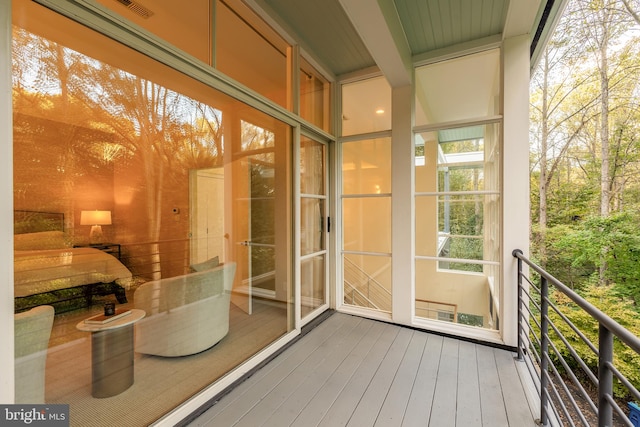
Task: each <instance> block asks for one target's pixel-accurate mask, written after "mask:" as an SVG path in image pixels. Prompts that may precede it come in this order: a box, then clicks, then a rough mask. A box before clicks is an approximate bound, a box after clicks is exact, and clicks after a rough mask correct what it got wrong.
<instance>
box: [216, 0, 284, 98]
mask: <svg viewBox="0 0 640 427" xmlns="http://www.w3.org/2000/svg"><path fill="white" fill-rule="evenodd" d="M215 31H216V58H215V65H216V68H218V69H219V70H220V71H222V72H223V73H225V74H227V75H228V76H230V77H232V78H233V79H235V80H237V81H239V82H240V83H242V84H244V85H245V86H247V87H249V88H251V89H253V90H254V91H256V92H258V93H259V94H261V95H264V96H265V97H267V98H269V99H271V100H272V101H273V102H275V103H277V104H279V105H281V106H283V107H285V108H290V100H289V92H288V91H287V50H288V46H287V44H286V43H285V42H284V40H282V38H281V37H280V36H278V35H277V34H276V33H275V31H273V30H272V29H271V28H269V27H268V26H267V25H266V24H265V23H264V22H263V21H261V20H260V18H258V17H257V16H255V14H254V13H253V12H252V11H251V10H250V9H249V8H248V7H246V6H245V5H244V4H243V3H242V2H241V1H238V0H229V1H218V2H217V3H216V26H215Z"/></svg>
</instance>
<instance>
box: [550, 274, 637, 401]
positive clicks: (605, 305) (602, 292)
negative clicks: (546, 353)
mask: <svg viewBox="0 0 640 427" xmlns="http://www.w3.org/2000/svg"><path fill="white" fill-rule="evenodd" d="M583 295H584V298H585V299H586V300H587V301H589V302H590V303H591V304H592V305H594V306H595V307H597V308H598V309H600V310H601V311H602V312H604V313H606V314H607V315H608V316H609V317H611V318H613V319H615V320H616V321H617V322H618V323H620V325H622V326H623V327H625V328H627V329H628V330H629V331H631V332H632V333H633V334H635V335H636V336H640V324H639V323H638V321H637V316H638V313H637V312H636V311H635V310H634V308H633V306H632V305H631V304H630V303H629V302H628V301H626V300H623V299H621V298H619V297H617V296H616V295H615V292H613V287H612V286H596V285H595V284H589V285H588V286H587V287H586V288H585V289H584V290H583ZM552 299H553V300H554V301H555V305H556V306H557V307H558V309H559V310H560V311H561V312H562V313H563V314H564V315H565V316H567V317H568V318H569V320H570V321H571V322H572V323H573V324H574V325H575V326H576V327H577V328H578V329H579V330H580V331H582V333H584V334H585V336H586V337H587V338H588V339H589V341H591V343H593V344H594V345H595V346H596V347H597V346H598V324H597V322H596V321H595V320H594V319H593V318H592V317H591V316H590V315H589V314H588V313H587V312H585V311H584V310H582V309H579V308H578V307H577V306H576V305H575V304H574V303H573V302H572V301H571V300H569V298H567V297H566V296H564V295H563V294H561V293H559V292H553V295H552ZM550 320H551V321H552V322H553V323H554V324H555V325H556V327H557V328H558V330H559V331H560V333H561V334H562V335H564V336H565V338H566V339H567V341H568V342H569V343H570V345H571V346H572V347H573V348H574V349H575V351H576V352H577V354H578V355H579V356H580V358H581V359H582V360H583V361H584V362H585V363H586V365H587V366H588V367H589V369H590V370H591V371H592V372H593V373H594V374H595V375H596V376H597V372H598V356H597V354H595V353H594V352H593V351H592V350H591V349H590V348H589V347H588V346H587V345H586V344H585V343H584V342H583V341H582V340H581V339H580V338H579V337H578V335H577V334H576V333H575V332H574V331H573V329H571V328H570V327H569V325H568V324H567V323H566V322H564V321H563V320H562V319H561V318H560V316H558V314H557V313H555V312H553V311H551V313H550ZM550 336H551V338H552V340H553V341H554V343H555V345H556V347H557V348H558V349H559V352H560V354H561V355H562V357H563V358H564V359H565V360H566V361H567V362H568V364H569V366H570V367H571V368H572V369H574V371H575V370H578V371H579V369H580V368H579V367H578V364H577V362H576V361H575V359H574V358H573V356H571V354H570V352H569V350H568V349H567V347H566V346H565V345H564V344H563V343H562V342H561V341H560V340H559V339H558V338H557V337H556V335H555V333H554V332H551V333H550ZM554 356H555V355H554ZM556 359H557V357H556ZM555 361H557V360H555ZM614 365H615V366H616V368H617V369H618V370H619V371H620V372H621V373H622V374H623V375H624V376H625V377H626V378H627V379H628V380H629V381H630V382H631V384H633V386H634V387H636V388H637V389H640V370H639V369H638V366H640V355H638V354H637V353H636V352H635V351H633V350H632V349H630V348H629V347H628V346H626V345H625V344H623V343H622V342H620V341H619V340H617V339H616V340H614ZM556 366H559V365H558V363H556ZM614 395H615V396H616V397H619V398H625V399H627V398H630V397H631V396H630V394H629V392H628V391H627V389H626V387H624V385H622V384H621V383H619V382H618V381H617V380H616V381H614Z"/></svg>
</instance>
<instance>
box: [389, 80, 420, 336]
mask: <svg viewBox="0 0 640 427" xmlns="http://www.w3.org/2000/svg"><path fill="white" fill-rule="evenodd" d="M391 105H392V107H391V109H392V118H391V123H392V125H391V128H392V132H391V159H392V160H391V161H392V163H391V164H392V167H391V170H392V175H391V180H392V182H391V193H392V194H391V197H392V198H391V202H392V204H391V231H392V234H391V236H392V238H391V253H392V261H391V269H392V272H391V273H392V276H391V277H392V281H391V283H392V289H391V299H392V305H391V306H392V319H393V321H394V322H395V323H400V324H404V325H410V324H411V321H412V319H413V311H414V308H413V301H414V299H415V298H414V296H415V291H414V286H413V283H414V276H415V272H414V262H413V247H414V234H415V233H414V219H413V192H412V188H413V184H412V183H413V173H414V172H413V171H414V168H413V138H412V126H413V87H412V86H411V85H407V86H401V87H395V88H393V89H392V94H391Z"/></svg>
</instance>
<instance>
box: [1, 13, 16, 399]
mask: <svg viewBox="0 0 640 427" xmlns="http://www.w3.org/2000/svg"><path fill="white" fill-rule="evenodd" d="M11 100H12V96H11V1H0V163H1V164H2V165H1V167H0V174H1V176H0V200H3V201H4V202H3V203H2V206H1V207H0V250H1V251H2V253H3V254H5V255H4V256H2V257H0V335H1V336H3V337H11V339H5V340H3V342H4V344H3V346H2V348H3V349H2V351H0V402H4V403H12V402H13V401H14V370H13V369H14V357H13V356H14V343H13V336H14V332H13V124H12V117H13V116H12V113H11V110H12V102H11Z"/></svg>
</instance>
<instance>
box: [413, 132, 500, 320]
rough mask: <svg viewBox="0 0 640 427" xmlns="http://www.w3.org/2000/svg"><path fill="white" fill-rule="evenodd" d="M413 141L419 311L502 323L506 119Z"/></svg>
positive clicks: (442, 317)
mask: <svg viewBox="0 0 640 427" xmlns="http://www.w3.org/2000/svg"><path fill="white" fill-rule="evenodd" d="M415 143H416V147H415V186H416V196H415V215H416V222H415V226H416V234H415V242H416V245H415V248H416V301H415V309H416V316H418V317H420V318H424V319H431V320H439V321H446V322H452V323H461V324H465V325H469V326H481V327H485V328H497V327H498V326H497V325H498V317H497V313H496V312H494V311H492V307H498V306H499V302H498V301H499V297H500V292H499V289H500V277H499V262H500V226H501V219H500V218H501V216H500V212H501V205H500V190H501V188H500V125H499V123H488V124H484V125H478V126H467V127H459V128H451V129H441V130H438V131H433V132H424V133H420V134H417V135H416V139H415ZM469 295H474V298H476V299H475V300H474V301H473V303H472V302H471V301H468V296H469Z"/></svg>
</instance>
